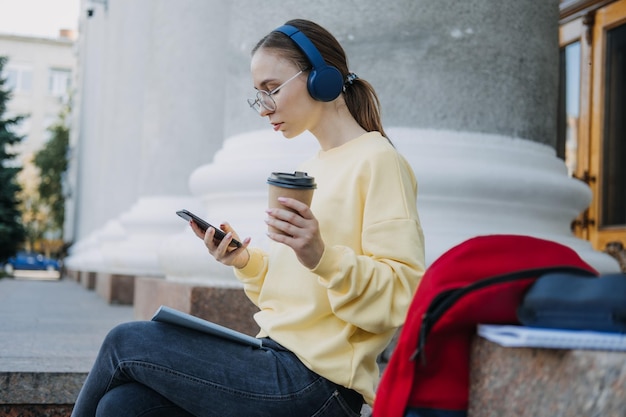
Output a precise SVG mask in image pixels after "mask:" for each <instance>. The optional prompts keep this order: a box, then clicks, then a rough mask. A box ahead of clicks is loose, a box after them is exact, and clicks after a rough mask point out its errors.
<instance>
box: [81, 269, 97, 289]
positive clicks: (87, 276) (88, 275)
mask: <svg viewBox="0 0 626 417" xmlns="http://www.w3.org/2000/svg"><path fill="white" fill-rule="evenodd" d="M78 281H79V282H80V285H82V286H83V287H84V288H86V289H88V290H93V289H95V288H96V273H95V272H93V271H81V272H80V273H79V278H78Z"/></svg>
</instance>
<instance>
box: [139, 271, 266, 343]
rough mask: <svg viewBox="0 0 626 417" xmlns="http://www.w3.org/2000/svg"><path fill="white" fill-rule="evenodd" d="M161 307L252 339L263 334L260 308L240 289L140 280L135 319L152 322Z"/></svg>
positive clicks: (152, 279)
mask: <svg viewBox="0 0 626 417" xmlns="http://www.w3.org/2000/svg"><path fill="white" fill-rule="evenodd" d="M161 305H166V306H168V307H172V308H175V309H177V310H180V311H182V312H185V313H188V314H191V315H194V316H196V317H200V318H203V319H205V320H209V321H212V322H214V323H217V324H220V325H222V326H225V327H228V328H231V329H233V330H237V331H239V332H242V333H245V334H248V335H250V336H255V335H256V334H257V333H258V332H259V327H258V326H257V324H256V322H255V321H254V319H253V318H252V316H253V315H254V313H256V312H257V311H258V309H257V307H256V306H255V305H254V304H252V302H251V301H250V300H249V299H248V297H247V296H246V295H245V293H244V291H243V289H242V288H240V287H217V286H214V285H213V286H212V285H201V284H198V283H185V282H175V281H167V280H164V279H160V278H153V277H137V280H136V282H135V297H134V312H135V318H136V319H138V320H150V318H151V317H152V315H153V314H154V313H155V311H156V310H157V309H158V308H159V307H160V306H161Z"/></svg>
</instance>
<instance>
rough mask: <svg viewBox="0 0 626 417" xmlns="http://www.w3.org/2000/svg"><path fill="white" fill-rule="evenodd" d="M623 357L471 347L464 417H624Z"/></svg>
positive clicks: (484, 344) (477, 343)
mask: <svg viewBox="0 0 626 417" xmlns="http://www.w3.org/2000/svg"><path fill="white" fill-rule="evenodd" d="M625 398H626V352H608V351H591V350H562V349H535V348H504V347H501V346H499V345H497V344H495V343H492V342H489V341H487V340H485V339H483V338H481V337H476V338H475V340H474V342H473V345H472V356H471V372H470V405H469V416H470V417H508V416H511V417H513V416H515V417H526V416H528V417H556V416H558V417H570V416H571V417H579V416H602V417H623V416H626V400H625Z"/></svg>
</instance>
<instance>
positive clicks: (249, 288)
mask: <svg viewBox="0 0 626 417" xmlns="http://www.w3.org/2000/svg"><path fill="white" fill-rule="evenodd" d="M248 251H249V252H250V260H249V261H248V264H247V265H246V266H245V267H244V268H241V269H237V268H233V269H234V270H235V276H236V277H237V278H238V279H239V281H241V282H242V283H243V289H244V291H245V293H246V295H247V296H248V298H249V299H250V300H251V301H252V302H253V303H254V305H256V306H257V307H258V306H259V293H260V292H261V288H262V287H263V282H264V281H265V276H266V274H267V268H268V256H267V254H266V253H265V252H263V251H262V250H260V249H258V248H249V249H248Z"/></svg>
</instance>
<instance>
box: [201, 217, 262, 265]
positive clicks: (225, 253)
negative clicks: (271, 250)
mask: <svg viewBox="0 0 626 417" xmlns="http://www.w3.org/2000/svg"><path fill="white" fill-rule="evenodd" d="M189 225H190V226H191V229H192V230H193V232H194V233H195V234H196V236H198V237H199V238H200V239H202V240H203V241H204V244H205V246H206V247H207V249H208V250H209V253H210V254H211V255H213V257H214V258H215V259H216V260H217V261H218V262H221V263H223V264H224V265H228V266H234V267H235V268H239V269H241V268H244V267H245V266H246V265H247V264H248V261H249V260H250V252H248V249H247V248H248V245H249V244H250V238H249V237H247V238H245V239H244V240H243V241H241V240H240V242H241V247H240V248H237V247H232V246H229V244H230V242H231V241H232V240H233V239H237V240H239V236H238V235H237V234H236V233H235V231H234V230H233V229H232V227H230V225H229V224H228V223H223V224H221V225H220V229H222V231H224V232H226V236H224V239H222V240H221V241H219V240H216V239H214V236H215V229H214V228H212V227H209V228H208V229H207V231H206V232H203V231H202V229H200V227H198V225H197V224H196V223H195V222H194V221H193V220H191V221H190V222H189Z"/></svg>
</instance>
